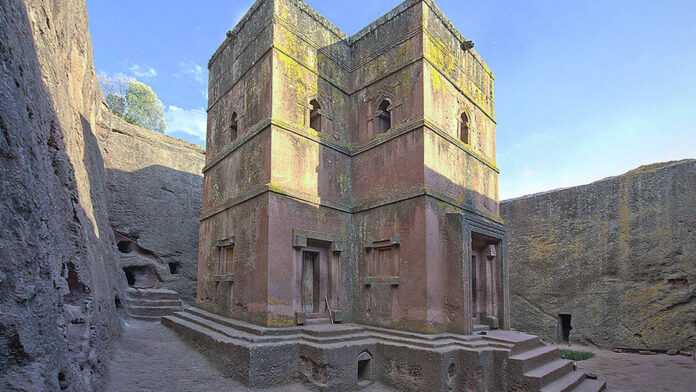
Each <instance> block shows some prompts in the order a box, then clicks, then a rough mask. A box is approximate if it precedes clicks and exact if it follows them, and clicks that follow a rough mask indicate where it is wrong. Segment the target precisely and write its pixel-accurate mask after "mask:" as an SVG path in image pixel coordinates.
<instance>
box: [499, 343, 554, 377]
mask: <svg viewBox="0 0 696 392" xmlns="http://www.w3.org/2000/svg"><path fill="white" fill-rule="evenodd" d="M560 357H561V353H560V351H559V350H558V348H556V347H554V346H541V347H537V348H534V349H532V350H528V351H524V352H521V353H517V354H515V355H512V356H510V360H512V361H520V362H522V371H523V372H528V371H530V370H532V369H534V368H537V367H539V366H542V365H544V364H547V363H549V362H553V361H554V360H556V359H558V358H560Z"/></svg>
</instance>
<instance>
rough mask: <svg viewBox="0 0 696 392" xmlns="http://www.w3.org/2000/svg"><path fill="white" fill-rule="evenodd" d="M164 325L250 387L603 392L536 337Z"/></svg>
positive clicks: (224, 321)
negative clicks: (301, 385)
mask: <svg viewBox="0 0 696 392" xmlns="http://www.w3.org/2000/svg"><path fill="white" fill-rule="evenodd" d="M162 323H163V324H164V325H166V326H168V327H170V328H172V329H174V330H175V331H177V332H178V333H180V334H181V335H183V336H184V337H185V338H187V339H188V340H190V341H192V342H193V343H194V344H195V345H196V346H198V347H199V348H200V349H201V350H202V351H203V352H205V353H206V354H208V355H210V356H212V357H213V358H214V360H215V363H217V364H218V365H219V366H220V368H221V369H223V371H224V372H225V373H226V374H227V375H228V376H231V377H234V378H236V379H238V380H241V381H242V382H244V383H245V384H247V385H248V386H250V387H261V388H263V387H270V386H273V385H283V384H288V383H292V382H297V381H298V380H299V381H302V382H306V383H308V384H310V385H312V386H314V387H315V388H317V389H319V390H327V391H328V390H331V391H352V390H356V389H360V388H361V387H365V386H367V385H369V384H371V383H372V382H374V381H381V382H383V383H385V384H388V385H391V386H394V387H395V388H397V389H398V390H403V391H470V390H471V391H516V392H525V391H543V392H551V391H554V392H561V391H562V392H566V391H567V392H570V391H572V392H589V391H593V392H596V391H603V390H604V389H605V383H604V382H603V381H600V380H592V379H589V378H587V377H586V376H585V374H583V373H581V372H578V371H574V370H573V364H572V362H570V361H567V360H564V359H561V358H560V355H559V352H558V350H557V349H556V348H555V347H551V346H546V345H544V344H543V343H542V342H541V340H540V339H539V338H538V337H536V336H533V335H528V334H524V333H520V332H513V331H500V330H494V331H486V334H485V335H457V334H448V333H445V334H434V335H427V334H419V333H411V332H405V331H397V330H389V329H383V328H376V327H372V326H367V325H359V324H335V325H333V324H317V325H306V326H298V327H289V328H265V327H260V326H257V325H253V324H250V323H246V322H242V321H238V320H234V319H230V318H225V317H221V316H218V315H216V314H213V313H210V312H207V311H204V310H201V309H198V308H195V307H187V308H185V309H184V311H182V312H177V313H175V314H172V315H169V316H165V317H163V318H162Z"/></svg>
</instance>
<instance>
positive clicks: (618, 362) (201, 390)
mask: <svg viewBox="0 0 696 392" xmlns="http://www.w3.org/2000/svg"><path fill="white" fill-rule="evenodd" d="M561 348H567V347H561ZM571 348H572V349H574V350H587V351H592V352H593V353H594V354H595V356H594V357H593V358H591V359H589V360H586V361H581V362H578V363H577V365H578V368H579V369H582V370H584V371H586V372H589V373H594V374H597V375H599V376H600V377H603V378H604V379H606V380H607V386H608V388H607V389H608V391H611V392H663V391H664V392H688V391H696V361H695V360H693V359H692V358H690V357H683V356H668V355H638V354H619V353H614V352H611V351H606V350H598V349H594V348H588V347H580V346H573V347H571ZM310 390H311V389H309V388H307V387H306V386H304V385H302V384H293V385H284V386H282V387H277V388H270V389H265V390H264V391H272V392H280V391H284V392H285V391H287V392H305V391H310ZM105 391H106V392H156V391H167V392H210V391H216V392H217V391H225V392H227V391H234V392H236V391H240V392H244V391H259V390H258V389H250V388H247V387H245V386H244V385H243V384H241V383H239V382H238V381H235V380H233V379H230V378H227V377H225V376H224V375H223V374H222V373H221V372H220V371H219V370H218V369H217V368H216V367H215V366H214V365H213V364H212V363H211V361H210V360H209V359H208V358H206V357H204V356H203V355H202V354H201V353H200V352H198V351H197V350H196V349H195V348H194V347H192V346H190V345H189V344H188V343H186V341H184V340H183V339H181V338H180V337H179V336H178V335H177V334H176V333H174V332H173V331H172V330H170V329H168V328H166V327H164V326H163V325H162V324H160V323H158V322H146V321H140V320H128V321H127V322H126V324H125V327H124V330H123V334H122V335H121V337H120V338H119V339H118V341H117V342H116V343H115V345H114V350H113V353H112V358H111V363H110V365H109V377H108V380H107V386H106V389H105ZM363 391H365V392H385V391H394V389H391V388H388V387H386V386H384V385H381V384H378V383H375V384H373V385H371V386H370V387H368V388H367V389H363Z"/></svg>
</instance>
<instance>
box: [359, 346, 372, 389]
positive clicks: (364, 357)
mask: <svg viewBox="0 0 696 392" xmlns="http://www.w3.org/2000/svg"><path fill="white" fill-rule="evenodd" d="M371 366H372V355H370V353H368V352H367V351H363V352H362V353H360V355H359V356H358V384H359V385H365V384H369V383H370V382H371V381H372V369H371Z"/></svg>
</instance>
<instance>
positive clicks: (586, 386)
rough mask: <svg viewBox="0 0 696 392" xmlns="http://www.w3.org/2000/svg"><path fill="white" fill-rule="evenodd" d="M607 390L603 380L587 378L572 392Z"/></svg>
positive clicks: (600, 391) (599, 391)
mask: <svg viewBox="0 0 696 392" xmlns="http://www.w3.org/2000/svg"><path fill="white" fill-rule="evenodd" d="M606 390H607V383H606V381H603V380H591V379H589V378H585V379H584V380H583V382H582V383H581V384H580V385H578V386H577V387H575V389H573V390H572V392H602V391H606Z"/></svg>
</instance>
